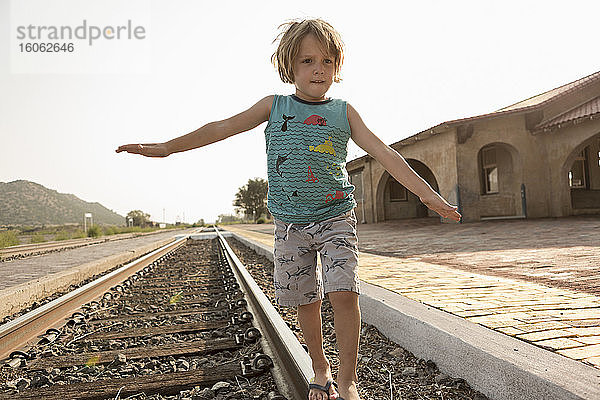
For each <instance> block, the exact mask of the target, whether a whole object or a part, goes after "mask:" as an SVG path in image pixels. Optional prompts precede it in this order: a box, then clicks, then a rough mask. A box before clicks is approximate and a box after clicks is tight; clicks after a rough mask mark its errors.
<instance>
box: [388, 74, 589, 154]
mask: <svg viewBox="0 0 600 400" xmlns="http://www.w3.org/2000/svg"><path fill="white" fill-rule="evenodd" d="M598 80H600V71H598V72H594V73H593V74H591V75H588V76H586V77H583V78H581V79H578V80H576V81H573V82H570V83H567V84H566V85H562V86H559V87H557V88H555V89H552V90H549V91H547V92H544V93H541V94H538V95H537V96H533V97H530V98H529V99H526V100H523V101H520V102H518V103H515V104H513V105H510V106H508V107H504V108H501V109H499V110H497V111H494V112H491V113H488V114H482V115H477V116H474V117H468V118H460V119H455V120H450V121H445V122H442V123H441V124H438V125H435V126H433V127H431V128H428V129H425V130H424V131H421V132H419V133H416V134H414V135H412V136H409V137H407V138H405V139H402V140H399V141H398V142H395V143H393V144H392V145H396V144H410V143H414V142H415V141H417V140H420V139H426V138H427V137H423V136H425V135H432V134H435V133H438V132H436V130H439V128H443V129H447V128H450V127H451V126H456V125H462V124H464V123H467V122H473V121H477V120H482V119H487V118H496V117H500V116H504V115H508V114H514V113H521V112H527V111H532V110H535V109H538V108H540V107H542V106H544V105H546V104H548V103H550V102H553V101H555V100H557V99H559V98H561V97H563V96H565V95H567V94H569V93H573V92H575V91H577V90H580V89H582V88H583V87H585V86H587V85H590V84H592V83H594V82H596V81H598ZM557 118H558V117H557ZM549 122H550V121H548V123H549ZM545 124H546V123H545Z"/></svg>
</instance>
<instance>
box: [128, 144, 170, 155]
mask: <svg viewBox="0 0 600 400" xmlns="http://www.w3.org/2000/svg"><path fill="white" fill-rule="evenodd" d="M122 151H126V152H128V153H132V154H141V155H143V156H146V157H166V156H168V155H169V151H168V150H167V146H165V144H164V143H146V144H125V145H123V146H119V148H118V149H117V150H116V152H117V153H120V152H122Z"/></svg>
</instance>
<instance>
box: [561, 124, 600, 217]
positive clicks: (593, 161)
mask: <svg viewBox="0 0 600 400" xmlns="http://www.w3.org/2000/svg"><path fill="white" fill-rule="evenodd" d="M565 167H566V168H565V169H566V170H568V172H567V185H568V190H569V193H570V198H571V208H572V210H573V214H590V213H591V214H600V133H598V134H596V135H594V136H593V137H591V138H589V139H588V140H586V141H584V142H583V143H581V144H580V145H579V146H577V147H576V148H575V150H574V151H573V152H572V153H571V154H570V155H569V157H567V160H566V162H565Z"/></svg>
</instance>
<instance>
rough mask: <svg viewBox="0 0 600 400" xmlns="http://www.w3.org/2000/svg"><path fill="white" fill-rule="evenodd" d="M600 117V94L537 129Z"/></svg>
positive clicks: (552, 127)
mask: <svg viewBox="0 0 600 400" xmlns="http://www.w3.org/2000/svg"><path fill="white" fill-rule="evenodd" d="M598 117H600V96H598V97H596V98H594V99H592V100H590V101H588V102H587V103H584V104H582V105H580V106H577V107H575V108H573V109H571V110H569V111H566V112H564V113H562V114H560V115H558V116H556V117H554V118H552V119H551V120H549V121H547V122H544V123H543V124H540V125H538V126H536V129H538V130H552V129H557V128H560V127H561V125H565V124H569V123H573V124H576V123H578V122H581V121H584V120H586V119H594V118H598Z"/></svg>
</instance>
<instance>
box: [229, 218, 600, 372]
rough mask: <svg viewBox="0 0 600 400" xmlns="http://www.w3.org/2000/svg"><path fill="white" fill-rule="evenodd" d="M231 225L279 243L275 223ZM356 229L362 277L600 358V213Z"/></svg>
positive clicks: (566, 351) (567, 351) (553, 346)
mask: <svg viewBox="0 0 600 400" xmlns="http://www.w3.org/2000/svg"><path fill="white" fill-rule="evenodd" d="M225 228H226V229H227V230H230V231H232V232H234V233H238V234H240V235H242V236H245V237H248V238H250V239H252V240H255V241H258V242H260V243H263V244H265V245H268V246H271V247H272V245H273V233H272V232H273V226H272V225H228V226H226V227H225ZM358 236H359V248H360V250H361V254H360V270H359V271H360V272H359V274H360V278H361V279H362V280H363V281H366V282H369V283H371V284H374V285H377V286H381V287H384V288H386V289H389V290H392V291H395V292H397V293H400V294H402V295H403V296H405V297H408V298H410V299H413V300H417V301H420V302H422V303H424V304H427V305H430V306H433V307H436V308H439V309H441V310H444V311H446V312H449V313H452V314H454V315H457V316H460V317H463V318H464V319H466V320H468V321H471V322H474V323H478V324H481V325H483V326H485V327H488V328H490V329H493V330H496V331H498V332H502V333H504V334H506V335H510V336H513V337H516V338H519V339H523V340H526V341H528V342H530V343H533V344H535V345H537V346H539V347H542V348H545V349H547V350H550V351H554V352H556V353H558V354H561V355H563V356H566V357H569V358H572V359H575V360H579V361H582V362H584V363H586V364H588V365H592V366H595V367H596V368H600V287H599V285H600V218H593V217H576V218H561V219H541V220H526V221H488V222H480V223H469V224H460V225H458V224H440V223H439V222H438V220H437V219H435V220H423V221H415V220H412V221H395V222H386V223H382V224H363V225H359V227H358ZM365 251H368V252H365ZM373 253H378V254H373ZM384 254H385V255H384Z"/></svg>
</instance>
